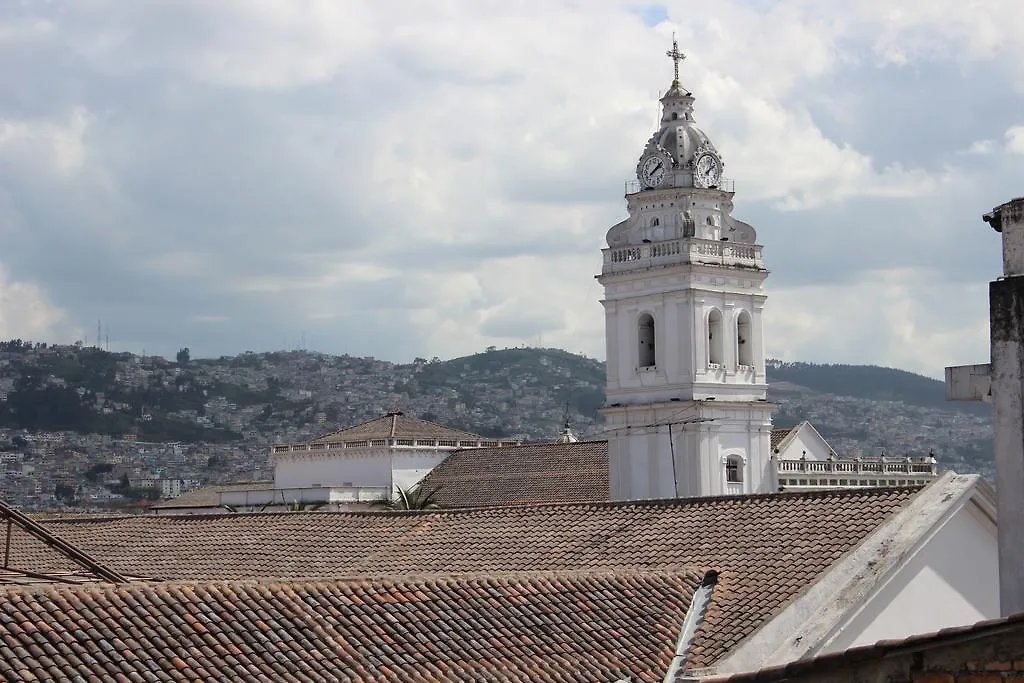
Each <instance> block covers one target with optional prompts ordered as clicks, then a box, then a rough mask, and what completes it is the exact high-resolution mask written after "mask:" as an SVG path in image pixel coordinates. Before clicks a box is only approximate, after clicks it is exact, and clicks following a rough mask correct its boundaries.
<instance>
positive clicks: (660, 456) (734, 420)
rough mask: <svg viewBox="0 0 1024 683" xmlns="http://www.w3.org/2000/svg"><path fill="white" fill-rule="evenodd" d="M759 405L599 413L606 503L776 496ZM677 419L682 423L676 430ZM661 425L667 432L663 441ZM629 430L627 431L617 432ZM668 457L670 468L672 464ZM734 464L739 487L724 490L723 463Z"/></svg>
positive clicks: (767, 417)
mask: <svg viewBox="0 0 1024 683" xmlns="http://www.w3.org/2000/svg"><path fill="white" fill-rule="evenodd" d="M771 411H772V407H771V406H770V405H768V404H767V403H755V404H746V405H734V404H728V403H724V402H723V403H711V402H701V403H684V402H677V403H668V404H657V405H654V406H650V407H639V406H636V407H628V408H626V407H624V408H605V409H604V410H603V411H602V412H603V413H604V414H605V417H606V419H607V427H608V429H609V432H610V433H609V436H608V458H609V475H610V482H609V483H610V491H609V493H610V497H611V499H612V500H640V499H655V498H672V497H676V496H685V497H689V496H719V495H731V494H741V493H768V492H772V491H776V490H778V483H777V481H776V480H775V476H774V469H773V468H772V466H771V453H770V445H769V432H770V429H771ZM680 415H685V416H686V418H687V419H690V420H705V421H703V422H691V423H690V424H681V423H679V422H676V421H678V420H679V419H680ZM668 422H675V424H673V427H672V432H671V433H672V442H670V441H669V427H668V424H667V423H668ZM627 424H628V425H638V426H631V427H630V428H629V429H624V428H622V426H623V425H627ZM673 455H674V456H675V461H674V462H673V459H672V456H673ZM730 455H735V456H737V457H740V458H741V459H742V460H743V463H744V469H743V481H742V482H741V483H740V484H738V485H737V484H728V483H727V482H726V476H725V472H726V470H725V458H727V457H728V456H730Z"/></svg>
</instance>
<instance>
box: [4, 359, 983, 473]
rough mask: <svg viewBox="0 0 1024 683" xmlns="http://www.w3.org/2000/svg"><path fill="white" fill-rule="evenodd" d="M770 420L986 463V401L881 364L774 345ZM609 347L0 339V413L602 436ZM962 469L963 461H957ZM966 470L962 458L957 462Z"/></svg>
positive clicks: (291, 436) (99, 420) (137, 430)
mask: <svg viewBox="0 0 1024 683" xmlns="http://www.w3.org/2000/svg"><path fill="white" fill-rule="evenodd" d="M767 372H768V381H769V389H768V397H769V400H771V401H773V402H775V403H777V404H778V405H779V409H778V412H777V413H776V418H775V422H776V424H777V425H782V426H784V425H787V424H793V423H795V422H797V421H799V420H801V419H810V420H811V421H812V422H813V424H814V425H815V426H816V427H817V428H818V429H819V431H821V432H822V434H823V435H824V436H825V437H826V438H827V439H829V440H830V441H832V442H833V446H834V447H836V448H837V451H839V452H842V453H853V452H864V453H869V452H871V453H874V452H876V451H877V449H887V452H890V453H902V452H910V451H924V452H927V451H928V450H930V449H934V450H935V451H936V453H937V454H940V455H941V456H942V457H944V458H945V459H946V461H948V462H951V463H967V462H976V463H979V464H977V465H971V466H970V467H976V468H981V467H983V465H984V461H985V458H986V455H985V453H986V448H987V445H986V444H987V441H986V440H987V439H990V438H991V426H990V416H989V412H988V407H987V406H985V405H979V404H969V403H949V402H946V401H945V394H944V387H943V385H942V382H939V381H937V380H934V379H931V378H928V377H923V376H921V375H915V374H913V373H910V372H906V371H903V370H895V369H890V368H882V367H877V366H854V365H816V364H812V363H788V362H781V361H775V360H773V361H770V362H769V363H768V367H767ZM604 383H605V377H604V363H602V362H601V361H598V360H596V359H593V358H587V357H584V356H580V355H576V354H571V353H568V352H566V351H563V350H561V349H544V348H510V349H501V350H499V349H495V348H493V347H492V348H490V349H488V350H487V351H485V352H482V353H477V354H473V355H470V356H465V357H461V358H454V359H451V360H447V361H442V360H440V359H438V358H434V359H432V360H429V361H428V360H426V359H424V358H418V359H416V360H415V361H414V362H412V363H391V362H388V361H381V360H377V359H375V358H369V357H364V358H359V357H354V356H348V355H342V356H334V355H329V354H322V353H313V352H308V351H287V352H285V351H282V352H269V353H251V352H247V353H243V354H239V355H237V356H226V357H222V358H216V359H213V358H209V359H189V358H188V354H187V353H185V354H179V359H178V362H172V361H168V360H166V359H163V358H157V357H138V356H134V355H132V354H129V353H108V352H106V351H102V350H100V349H97V348H92V347H73V346H49V347H46V346H43V345H33V344H28V343H21V342H18V343H17V344H15V343H14V342H4V343H0V398H2V399H3V401H2V403H0V426H6V427H8V428H14V429H28V430H34V431H45V430H50V431H59V430H68V431H78V432H87V433H101V434H111V435H114V436H122V435H125V434H129V433H131V434H135V435H136V436H137V438H139V439H140V440H154V441H159V440H180V441H190V442H204V441H208V442H214V441H217V442H224V441H226V440H237V441H241V442H242V443H244V444H246V445H247V446H256V447H260V446H262V445H265V444H269V443H272V442H283V441H301V440H306V439H310V438H312V437H315V436H317V435H319V434H321V433H324V432H327V431H331V430H334V429H338V428H341V427H346V426H350V425H353V424H357V423H359V422H362V421H365V420H369V419H371V418H373V417H377V416H379V415H381V414H382V413H384V412H387V411H389V410H394V409H400V410H403V411H405V412H407V413H409V414H412V415H416V416H419V417H423V418H425V419H430V420H434V421H436V422H440V423H442V424H446V425H450V426H452V427H456V428H459V429H464V430H467V431H471V432H475V433H479V434H483V435H486V436H491V437H500V438H520V439H524V440H533V441H543V440H549V439H553V438H555V437H556V436H557V435H558V434H559V433H560V432H561V430H562V423H563V421H564V420H565V419H566V416H568V419H569V421H570V423H571V424H572V427H573V429H574V430H575V431H576V432H577V434H579V435H581V436H583V437H586V438H602V436H603V434H604V431H603V424H602V423H601V421H600V417H599V414H598V409H599V408H600V406H601V405H602V403H603V401H604ZM962 469H963V468H962ZM964 471H967V469H965V470H964Z"/></svg>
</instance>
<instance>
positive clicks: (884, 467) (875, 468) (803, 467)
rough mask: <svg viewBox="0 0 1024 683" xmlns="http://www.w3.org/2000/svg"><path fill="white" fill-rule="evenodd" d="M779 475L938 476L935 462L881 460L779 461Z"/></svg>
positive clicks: (777, 462)
mask: <svg viewBox="0 0 1024 683" xmlns="http://www.w3.org/2000/svg"><path fill="white" fill-rule="evenodd" d="M776 471H777V472H778V473H779V474H822V475H829V474H866V475H878V476H888V475H908V476H922V475H925V476H936V475H938V468H937V466H936V464H935V463H934V462H915V461H910V462H906V461H904V462H883V461H881V460H778V461H776Z"/></svg>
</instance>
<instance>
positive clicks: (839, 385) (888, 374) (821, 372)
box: [765, 359, 990, 415]
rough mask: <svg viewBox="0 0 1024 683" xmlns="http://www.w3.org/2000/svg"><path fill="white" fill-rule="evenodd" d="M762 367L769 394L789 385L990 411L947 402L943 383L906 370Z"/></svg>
mask: <svg viewBox="0 0 1024 683" xmlns="http://www.w3.org/2000/svg"><path fill="white" fill-rule="evenodd" d="M765 365H766V371H767V375H768V383H769V389H768V390H769V393H770V392H771V384H772V383H773V382H774V383H778V382H790V383H792V384H797V385H800V386H803V387H806V388H808V389H811V390H813V391H820V392H822V393H826V394H836V395H839V396H855V397H858V398H866V399H871V400H874V401H902V402H904V403H907V404H910V405H917V406H922V407H928V408H936V409H940V410H954V411H957V412H967V413H972V414H979V415H988V414H990V408H989V407H988V406H985V405H984V404H980V403H970V402H966V403H961V402H951V401H947V400H946V386H945V384H944V383H943V382H940V381H939V380H937V379H932V378H931V377H925V376H924V375H918V374H915V373H913V372H908V371H906V370H898V369H896V368H887V367H882V366H879V365H842V364H815V363H802V362H786V361H781V360H776V359H769V360H768V361H767V362H766V364H765Z"/></svg>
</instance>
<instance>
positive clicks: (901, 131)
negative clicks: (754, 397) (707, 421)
mask: <svg viewBox="0 0 1024 683" xmlns="http://www.w3.org/2000/svg"><path fill="white" fill-rule="evenodd" d="M1022 25H1024V3H1022V2H1020V0H974V1H972V2H964V1H963V0H901V1H900V2H892V1H891V0H856V1H855V2H853V1H850V0H843V1H841V2H840V1H836V2H826V1H823V0H780V1H779V2H770V1H768V0H745V1H744V0H715V2H696V1H693V0H684V1H678V2H670V3H666V4H643V3H635V2H619V1H616V0H565V1H559V0H500V1H499V0H430V1H429V2H426V1H422V2H421V1H418V0H401V1H400V0H378V1H376V2H370V1H368V0H362V1H346V0H217V1H216V2H211V1H210V0H145V1H139V0H6V1H4V2H0V337H8V338H9V337H21V338H26V339H34V340H46V341H51V342H70V341H74V340H76V339H83V338H85V337H88V339H89V341H90V342H92V341H94V340H95V337H96V322H97V320H102V321H103V322H104V328H105V332H104V333H105V334H106V333H107V332H106V330H109V337H110V346H111V348H112V349H118V350H130V351H134V352H141V351H143V350H145V351H147V352H148V353H161V354H165V355H173V354H174V352H175V351H176V350H177V349H178V348H179V347H181V346H189V347H190V348H191V349H192V350H193V355H202V356H210V355H222V354H235V353H239V352H241V351H245V350H249V349H251V350H269V349H279V348H292V347H298V346H301V345H303V344H304V345H305V347H307V348H311V349H316V350H321V351H326V352H331V353H346V352H347V353H353V354H358V355H374V356H377V357H379V358H385V359H389V360H396V361H407V360H410V359H412V358H413V357H414V356H426V357H430V356H435V355H436V356H440V357H442V358H448V357H454V356H458V355H463V354H467V353H473V352H476V351H480V350H482V349H483V348H484V347H486V346H489V345H496V346H498V347H503V346H514V345H519V344H523V343H526V344H529V345H537V344H541V345H544V346H557V347H562V348H565V349H568V350H570V351H578V352H583V353H586V354H588V355H591V356H596V357H602V358H603V356H604V349H603V345H604V337H603V313H602V309H601V307H600V305H599V304H598V303H597V302H598V299H599V298H600V289H599V287H598V286H597V284H596V283H595V282H594V279H593V275H594V274H595V273H597V272H598V270H599V269H600V263H601V255H600V251H599V250H600V248H601V246H602V241H603V237H604V234H605V231H606V230H607V229H608V227H610V226H611V225H612V224H614V223H616V222H617V221H619V220H621V218H622V217H623V216H624V213H625V203H624V201H623V199H622V190H623V181H624V180H626V179H627V178H628V177H630V175H631V174H632V173H633V169H634V168H635V164H636V160H637V158H638V156H639V153H640V151H641V150H642V148H643V144H644V142H645V141H646V140H647V138H648V137H649V135H650V133H651V132H652V130H653V129H654V127H655V122H656V120H657V102H656V100H657V97H658V96H659V94H660V92H661V91H663V90H664V89H665V88H666V87H667V86H668V84H669V81H670V80H671V62H670V61H669V60H668V59H667V58H666V57H665V56H664V53H665V50H666V49H667V48H668V47H670V43H671V34H672V33H673V32H675V33H676V34H677V36H678V39H679V41H680V46H681V48H682V49H683V50H684V51H685V52H686V53H687V54H688V59H687V60H686V61H685V62H684V64H683V66H682V80H683V83H684V85H686V86H687V87H688V88H690V89H691V90H692V91H693V92H694V93H695V95H696V96H697V103H696V116H697V120H698V123H699V124H700V125H701V127H702V128H703V129H704V130H705V131H706V132H707V133H708V134H709V135H710V136H711V138H712V139H713V140H714V141H715V142H716V145H717V146H718V148H719V149H720V150H721V151H722V153H723V156H724V157H725V162H726V175H728V176H729V177H732V178H735V180H736V189H737V195H736V200H735V203H736V211H735V214H736V215H737V216H738V217H740V218H742V219H744V220H747V221H748V222H750V223H753V224H754V225H755V227H756V228H757V229H758V235H759V237H760V241H761V243H762V244H764V246H765V259H766V261H767V262H768V264H769V267H770V269H771V271H772V275H771V276H770V277H769V279H768V282H767V285H768V291H769V300H768V308H767V313H766V315H767V320H766V331H765V335H766V344H767V348H768V351H769V353H770V354H771V355H773V356H776V357H781V358H785V359H788V360H806V361H817V362H847V363H875V364H882V365H891V366H896V367H902V368H906V369H911V370H916V371H919V372H923V373H925V374H930V375H938V374H940V373H941V372H942V368H943V366H945V365H949V364H961V363H973V362H983V361H984V360H986V358H987V320H986V316H987V301H986V297H987V295H986V291H987V290H986V287H987V285H986V283H987V281H988V280H990V279H993V278H994V277H996V276H997V275H998V274H999V271H1000V256H999V254H1000V251H999V240H998V236H997V235H996V234H995V233H994V232H992V231H991V229H990V228H988V227H987V226H986V225H984V224H983V223H982V222H981V219H980V216H981V214H982V213H984V212H986V211H988V210H990V209H991V208H992V207H993V206H996V205H998V204H1001V203H1003V202H1004V201H1007V200H1009V199H1010V198H1012V197H1013V196H1018V195H1021V194H1024V173H1022V169H1024V34H1022V33H1021V32H1020V26H1022Z"/></svg>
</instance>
